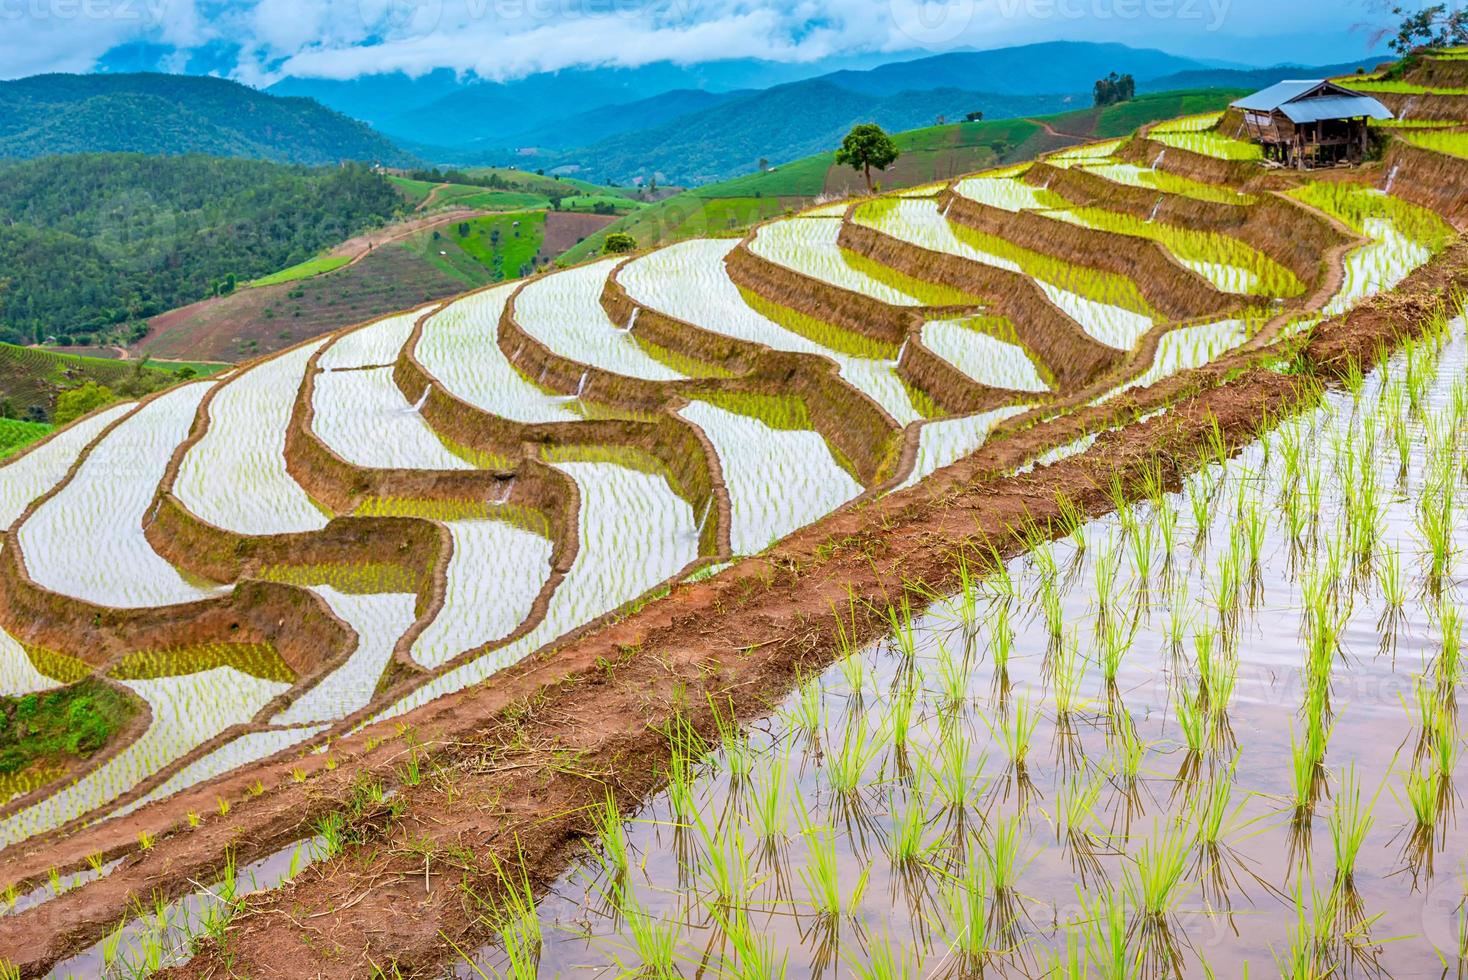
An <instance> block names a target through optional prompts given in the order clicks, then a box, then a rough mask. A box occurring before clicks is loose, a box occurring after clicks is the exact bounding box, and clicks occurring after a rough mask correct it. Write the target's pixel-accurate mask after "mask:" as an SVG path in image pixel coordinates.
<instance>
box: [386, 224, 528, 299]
mask: <svg viewBox="0 0 1468 980" xmlns="http://www.w3.org/2000/svg"><path fill="white" fill-rule="evenodd" d="M544 240H545V212H544V211H519V212H515V213H512V214H495V215H487V216H485V217H480V218H471V219H469V220H467V221H463V222H460V223H458V224H452V225H444V226H443V227H441V228H438V229H436V230H434V231H425V232H421V233H419V234H417V235H414V236H413V237H412V238H409V239H407V240H406V241H405V242H404V243H403V245H404V247H406V248H407V249H409V250H410V251H412V252H413V253H415V254H416V255H418V256H420V257H421V258H422V259H423V260H424V261H426V262H428V263H429V264H430V265H432V266H433V267H434V268H436V269H438V270H439V271H440V272H442V273H444V274H445V275H448V276H452V277H453V278H454V279H457V280H458V281H460V282H462V283H464V284H465V285H466V286H470V287H473V286H482V285H485V284H487V283H491V282H499V281H501V280H504V279H514V278H516V277H518V276H521V275H527V274H528V273H529V272H531V271H533V268H534V266H533V263H532V260H533V259H534V258H535V255H536V253H538V252H539V251H540V246H541V244H542V242H544Z"/></svg>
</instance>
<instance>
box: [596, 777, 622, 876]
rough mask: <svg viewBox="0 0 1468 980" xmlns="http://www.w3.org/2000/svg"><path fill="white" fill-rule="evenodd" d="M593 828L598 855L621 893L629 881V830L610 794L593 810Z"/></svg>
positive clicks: (607, 873)
mask: <svg viewBox="0 0 1468 980" xmlns="http://www.w3.org/2000/svg"><path fill="white" fill-rule="evenodd" d="M591 821H592V826H593V827H594V828H595V834H596V841H597V854H598V856H599V858H600V860H601V862H602V867H603V868H604V869H605V871H606V875H607V880H608V881H610V882H611V884H612V887H613V888H614V889H617V890H618V891H620V889H621V888H622V886H623V883H624V882H625V881H626V880H627V870H628V867H629V864H630V856H629V853H628V849H627V830H626V827H625V826H624V824H623V823H622V814H621V812H620V811H619V810H618V809H617V801H616V800H615V799H614V798H613V797H612V795H611V794H610V793H608V794H607V796H606V799H605V800H604V801H603V802H602V803H601V805H600V806H596V807H593V808H592V810H591Z"/></svg>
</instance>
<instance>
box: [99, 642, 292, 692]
mask: <svg viewBox="0 0 1468 980" xmlns="http://www.w3.org/2000/svg"><path fill="white" fill-rule="evenodd" d="M216 667H233V668H234V669H235V670H238V671H240V672H241V673H244V674H249V675H251V676H252V677H259V678H261V679H262V680H271V681H280V682H282V683H286V684H289V683H293V682H294V681H295V679H296V674H295V671H293V670H291V669H290V667H288V666H287V665H286V663H285V661H284V660H282V659H281V658H280V654H278V653H276V651H275V648H274V647H273V646H271V645H269V644H268V643H205V644H199V645H197V646H183V647H172V648H168V649H162V650H142V651H138V652H136V653H130V654H128V655H127V656H125V657H123V658H122V660H121V661H119V662H118V664H117V666H115V667H113V668H112V670H111V671H110V673H111V675H112V676H113V677H116V678H117V679H119V680H146V679H148V678H152V677H172V676H176V675H179V674H196V673H199V672H201V671H205V670H212V669H214V668H216Z"/></svg>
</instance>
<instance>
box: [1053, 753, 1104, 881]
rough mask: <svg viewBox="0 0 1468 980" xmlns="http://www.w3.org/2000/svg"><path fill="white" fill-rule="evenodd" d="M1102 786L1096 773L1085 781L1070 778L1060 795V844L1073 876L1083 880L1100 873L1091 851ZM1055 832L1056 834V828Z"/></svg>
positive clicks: (1080, 778) (1097, 842) (1097, 839)
mask: <svg viewBox="0 0 1468 980" xmlns="http://www.w3.org/2000/svg"><path fill="white" fill-rule="evenodd" d="M1103 783H1104V780H1103V779H1102V777H1101V776H1100V775H1099V774H1096V775H1092V776H1091V777H1089V778H1084V777H1073V778H1072V779H1070V780H1068V781H1067V782H1066V783H1065V784H1064V787H1063V790H1062V792H1061V810H1062V815H1061V822H1062V824H1063V826H1064V828H1065V831H1064V834H1065V836H1064V841H1065V844H1066V848H1067V850H1069V852H1070V855H1071V861H1072V863H1073V866H1074V867H1075V870H1076V873H1077V874H1079V875H1080V876H1081V879H1082V880H1083V881H1084V880H1086V879H1087V877H1088V876H1099V875H1100V874H1101V862H1100V860H1099V859H1098V858H1097V857H1096V855H1095V850H1096V848H1097V846H1098V845H1099V843H1100V840H1099V837H1100V835H1099V834H1098V833H1097V830H1098V829H1099V823H1098V821H1097V817H1096V807H1097V804H1098V803H1099V802H1100V800H1101V788H1102V785H1103ZM1056 832H1057V834H1059V832H1060V827H1059V826H1057V827H1056Z"/></svg>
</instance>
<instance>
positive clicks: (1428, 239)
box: [1289, 182, 1455, 252]
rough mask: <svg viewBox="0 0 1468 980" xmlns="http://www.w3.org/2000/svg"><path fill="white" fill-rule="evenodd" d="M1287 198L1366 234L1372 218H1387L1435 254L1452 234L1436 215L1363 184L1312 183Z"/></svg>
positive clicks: (1406, 234) (1447, 241)
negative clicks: (1316, 209)
mask: <svg viewBox="0 0 1468 980" xmlns="http://www.w3.org/2000/svg"><path fill="white" fill-rule="evenodd" d="M1289 194H1290V196H1291V197H1293V198H1296V199H1297V200H1300V201H1303V202H1304V203H1306V204H1308V205H1310V206H1311V207H1314V208H1319V209H1320V210H1322V211H1325V212H1326V213H1328V214H1331V215H1333V216H1335V217H1337V218H1339V219H1340V220H1341V221H1343V222H1345V223H1346V224H1347V225H1348V226H1350V228H1351V230H1352V231H1355V232H1358V233H1360V234H1366V233H1367V232H1366V223H1367V221H1368V220H1371V219H1386V220H1388V221H1390V222H1391V223H1392V225H1393V226H1394V227H1395V228H1396V229H1397V231H1399V232H1401V233H1402V234H1403V235H1405V236H1406V237H1407V238H1409V239H1411V240H1412V241H1414V242H1416V243H1417V244H1419V245H1421V246H1423V247H1425V248H1427V249H1429V250H1431V251H1433V252H1437V251H1440V250H1442V249H1443V248H1446V247H1447V245H1448V243H1449V242H1451V241H1452V240H1453V238H1454V237H1455V233H1454V231H1453V229H1452V228H1451V227H1449V226H1448V224H1447V223H1446V222H1445V221H1443V219H1442V218H1441V217H1439V216H1438V215H1437V214H1436V213H1434V212H1432V211H1429V210H1427V209H1426V208H1422V207H1418V206H1417V205H1415V204H1410V203H1408V202H1406V201H1404V200H1402V199H1401V198H1399V197H1392V196H1391V195H1387V194H1379V193H1377V192H1376V191H1375V190H1374V189H1373V188H1370V187H1367V186H1365V185H1364V184H1350V183H1340V182H1329V183H1320V182H1312V183H1309V184H1306V185H1304V186H1303V187H1299V188H1297V189H1295V190H1292V191H1290V192H1289Z"/></svg>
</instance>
